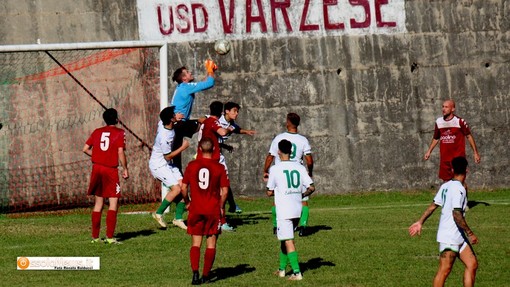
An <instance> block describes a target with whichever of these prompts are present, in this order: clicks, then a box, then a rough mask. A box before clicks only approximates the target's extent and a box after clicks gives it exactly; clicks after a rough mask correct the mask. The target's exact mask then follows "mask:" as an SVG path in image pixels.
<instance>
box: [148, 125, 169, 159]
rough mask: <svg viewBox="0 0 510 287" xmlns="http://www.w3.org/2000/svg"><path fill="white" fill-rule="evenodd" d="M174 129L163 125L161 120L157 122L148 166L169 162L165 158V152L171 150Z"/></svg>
mask: <svg viewBox="0 0 510 287" xmlns="http://www.w3.org/2000/svg"><path fill="white" fill-rule="evenodd" d="M174 137H175V131H174V130H173V129H171V130H169V129H167V128H165V127H164V126H163V122H162V121H159V122H158V132H157V134H156V139H155V140H154V146H153V147H152V153H151V157H150V159H149V167H150V168H158V167H162V166H165V165H167V164H169V162H168V161H167V160H166V159H165V154H169V153H171V152H172V143H173V141H174Z"/></svg>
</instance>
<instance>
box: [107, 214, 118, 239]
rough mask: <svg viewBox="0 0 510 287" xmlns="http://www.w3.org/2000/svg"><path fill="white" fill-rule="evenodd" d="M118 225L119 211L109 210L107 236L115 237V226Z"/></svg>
mask: <svg viewBox="0 0 510 287" xmlns="http://www.w3.org/2000/svg"><path fill="white" fill-rule="evenodd" d="M116 225H117V211H115V210H108V213H106V238H113V233H114V232H115V226H116Z"/></svg>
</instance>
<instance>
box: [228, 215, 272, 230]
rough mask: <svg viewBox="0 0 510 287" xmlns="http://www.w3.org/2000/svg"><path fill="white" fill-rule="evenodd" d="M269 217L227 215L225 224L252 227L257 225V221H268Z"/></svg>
mask: <svg viewBox="0 0 510 287" xmlns="http://www.w3.org/2000/svg"><path fill="white" fill-rule="evenodd" d="M270 217H271V216H270V215H262V214H236V215H230V214H228V215H227V222H228V223H229V224H230V225H232V226H234V227H237V226H241V225H253V224H259V221H268V220H269V219H270Z"/></svg>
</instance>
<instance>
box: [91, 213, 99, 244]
mask: <svg viewBox="0 0 510 287" xmlns="http://www.w3.org/2000/svg"><path fill="white" fill-rule="evenodd" d="M100 229H101V211H92V238H94V239H96V238H99V230H100Z"/></svg>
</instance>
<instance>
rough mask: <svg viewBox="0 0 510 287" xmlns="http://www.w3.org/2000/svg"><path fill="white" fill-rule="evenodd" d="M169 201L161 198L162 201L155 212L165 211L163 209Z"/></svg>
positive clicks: (167, 205)
mask: <svg viewBox="0 0 510 287" xmlns="http://www.w3.org/2000/svg"><path fill="white" fill-rule="evenodd" d="M170 203H171V202H170V201H168V200H166V199H163V202H161V205H160V206H159V208H158V210H157V211H156V213H157V214H160V215H161V214H163V212H165V209H166V208H167V207H169V206H170Z"/></svg>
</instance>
